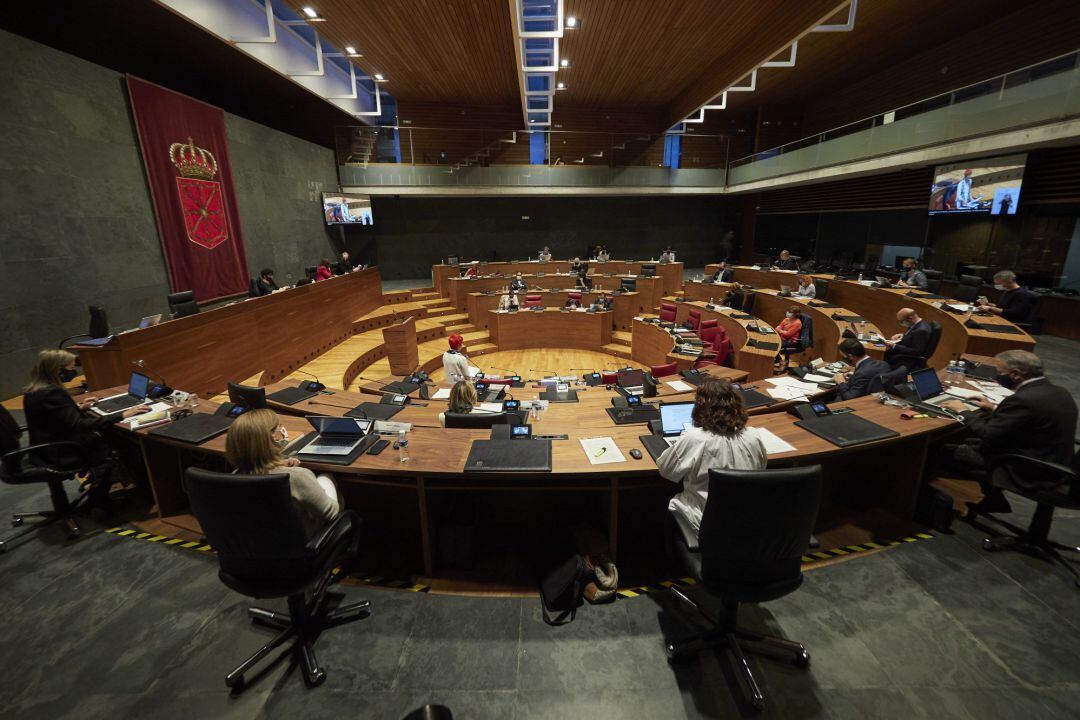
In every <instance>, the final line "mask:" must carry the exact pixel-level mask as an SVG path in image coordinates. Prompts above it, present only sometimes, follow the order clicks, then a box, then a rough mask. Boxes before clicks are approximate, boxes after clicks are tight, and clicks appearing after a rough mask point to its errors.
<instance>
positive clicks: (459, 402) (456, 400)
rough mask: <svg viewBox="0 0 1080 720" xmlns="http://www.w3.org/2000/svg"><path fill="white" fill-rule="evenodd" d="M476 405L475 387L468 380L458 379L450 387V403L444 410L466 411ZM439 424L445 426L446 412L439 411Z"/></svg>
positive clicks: (469, 410)
mask: <svg viewBox="0 0 1080 720" xmlns="http://www.w3.org/2000/svg"><path fill="white" fill-rule="evenodd" d="M476 405H477V398H476V388H475V387H473V384H472V383H471V382H469V381H468V380H459V381H458V382H456V383H454V387H452V388H450V404H449V406H448V407H447V408H446V412H452V413H467V412H472V409H473V408H474V407H476ZM439 424H440V425H442V426H443V427H446V413H439Z"/></svg>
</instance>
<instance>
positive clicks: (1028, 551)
mask: <svg viewBox="0 0 1080 720" xmlns="http://www.w3.org/2000/svg"><path fill="white" fill-rule="evenodd" d="M981 515H982V517H985V518H989V519H990V520H993V521H994V522H995V523H997V524H998V525H1000V526H1002V527H1004V528H1006V529H1008V530H1009V532H1011V533H1012V535H1011V536H997V537H988V538H985V539H984V540H983V550H986V551H988V552H997V551H1000V550H1015V551H1017V552H1022V553H1024V554H1025V555H1030V556H1032V557H1036V558H1039V559H1040V560H1045V561H1047V562H1050V563H1057V564H1058V565H1061V566H1062V567H1063V568H1065V569H1066V570H1068V571H1069V572H1070V573H1071V574H1072V576H1073V583H1074V584H1075V585H1076V587H1078V588H1080V570H1078V569H1077V568H1076V566H1075V564H1074V563H1071V562H1069V561H1068V560H1066V559H1065V558H1064V557H1062V556H1061V553H1060V552H1059V551H1061V550H1064V551H1066V552H1072V553H1080V547H1073V546H1070V545H1062V544H1061V543H1057V542H1054V541H1053V540H1051V539H1050V537H1049V535H1050V524H1051V522H1052V521H1053V516H1054V508H1053V507H1052V506H1050V505H1047V504H1044V503H1039V504H1038V505H1037V506H1036V508H1035V515H1034V516H1033V517H1032V519H1031V524H1030V525H1029V526H1028V528H1027V529H1026V530H1025V529H1023V528H1020V527H1017V526H1016V525H1013V524H1012V523H1010V522H1008V521H1005V520H1002V519H1000V518H998V517H995V516H994V515H993V514H992V513H986V512H984V513H981ZM971 522H973V523H974V515H972V516H971ZM984 529H985V528H984Z"/></svg>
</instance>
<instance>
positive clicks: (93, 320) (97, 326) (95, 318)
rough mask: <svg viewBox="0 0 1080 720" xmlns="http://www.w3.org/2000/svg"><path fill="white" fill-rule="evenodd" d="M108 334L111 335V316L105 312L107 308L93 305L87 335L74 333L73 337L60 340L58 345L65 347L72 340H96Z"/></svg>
mask: <svg viewBox="0 0 1080 720" xmlns="http://www.w3.org/2000/svg"><path fill="white" fill-rule="evenodd" d="M108 336H109V318H108V316H107V315H106V314H105V308H103V307H101V306H100V305H91V306H90V327H89V328H88V329H87V332H86V334H85V335H72V336H71V337H66V338H64V339H63V340H61V341H60V344H59V345H57V347H58V348H61V349H63V347H64V346H65V345H67V344H68V343H71V342H78V341H79V340H84V339H91V340H96V339H97V338H103V337H108Z"/></svg>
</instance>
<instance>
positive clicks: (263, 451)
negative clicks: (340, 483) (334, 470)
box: [225, 408, 342, 538]
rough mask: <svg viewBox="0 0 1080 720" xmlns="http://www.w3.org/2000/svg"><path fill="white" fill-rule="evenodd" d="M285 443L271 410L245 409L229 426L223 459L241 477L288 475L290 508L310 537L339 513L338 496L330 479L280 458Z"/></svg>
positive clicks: (285, 436)
mask: <svg viewBox="0 0 1080 720" xmlns="http://www.w3.org/2000/svg"><path fill="white" fill-rule="evenodd" d="M288 444H289V432H288V430H286V429H285V428H284V427H282V425H281V422H280V421H279V420H278V416H277V415H276V414H275V413H274V411H273V410H268V409H266V408H262V409H259V410H248V411H247V412H246V413H244V414H243V415H240V416H239V417H238V418H236V420H234V421H233V424H232V425H230V426H229V433H228V435H226V436H225V459H227V460H228V461H229V464H230V465H232V466H233V467H234V468H236V471H237V472H239V473H242V474H244V475H273V474H276V473H284V474H286V475H288V476H289V494H290V495H291V496H292V501H293V507H294V508H296V514H297V515H298V516H299V518H300V523H301V524H302V525H303V526H304V530H305V531H306V532H307V534H308V537H309V538H310V537H313V536H315V535H316V534H317V533H318V532H319V531H320V530H322V529H323V528H324V527H326V525H327V523H329V522H331V521H332V520H333V519H334V518H336V517H337V516H338V513H339V512H341V506H342V502H341V496H340V495H338V491H337V487H336V486H335V485H334V481H333V479H332V478H330V476H328V475H318V476H316V475H315V473H313V472H312V471H310V470H308V469H307V468H303V467H300V461H299V460H297V459H296V458H286V457H285V456H284V455H282V454H281V451H282V450H283V449H284V448H285V446H287V445H288Z"/></svg>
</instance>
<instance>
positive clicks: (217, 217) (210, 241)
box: [127, 75, 248, 302]
mask: <svg viewBox="0 0 1080 720" xmlns="http://www.w3.org/2000/svg"><path fill="white" fill-rule="evenodd" d="M127 86H128V96H129V97H130V98H131V110H132V112H133V113H134V115H135V127H136V129H137V130H138V133H139V146H140V148H141V149H142V158H143V164H144V165H145V166H146V176H147V179H148V180H149V183H150V195H151V197H152V198H153V201H154V211H155V213H156V214H157V224H158V234H159V235H160V237H161V247H162V249H163V250H164V252H165V263H166V265H168V269H169V285H170V287H172V290H173V292H181V291H184V290H193V291H194V292H195V299H196V300H197V301H199V302H206V301H208V300H215V299H217V298H221V297H225V296H227V295H236V294H237V293H243V292H247V289H248V277H247V257H246V256H245V253H244V239H243V236H242V235H241V234H240V218H239V216H238V215H237V210H236V191H235V189H234V187H233V176H232V166H231V165H230V163H229V146H228V139H227V138H226V135H225V112H224V111H223V110H222V109H221V108H217V107H214V106H213V105H207V104H206V103H202V102H199V101H198V100H193V99H192V98H189V97H188V96H186V95H181V94H180V93H176V92H173V91H172V90H167V89H165V88H163V87H161V86H159V85H154V84H153V83H149V82H146V81H145V80H140V79H139V78H136V77H132V76H131V75H128V76H127Z"/></svg>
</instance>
